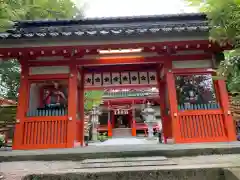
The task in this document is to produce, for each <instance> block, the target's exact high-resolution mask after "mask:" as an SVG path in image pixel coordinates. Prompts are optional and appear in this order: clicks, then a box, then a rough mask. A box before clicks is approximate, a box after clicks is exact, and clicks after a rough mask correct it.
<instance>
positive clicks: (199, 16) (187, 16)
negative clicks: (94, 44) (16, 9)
mask: <svg viewBox="0 0 240 180" xmlns="http://www.w3.org/2000/svg"><path fill="white" fill-rule="evenodd" d="M172 19H175V20H205V19H206V15H205V14H203V13H179V14H161V15H149V16H146V15H142V16H122V17H96V18H87V17H85V18H80V19H59V20H57V19H56V20H26V21H16V22H15V27H22V26H42V25H45V26H48V25H61V24H62V25H74V24H78V25H79V24H103V23H106V24H108V23H125V22H131V21H143V22H144V21H160V20H163V21H164V20H170V21H172ZM115 21H117V22H115Z"/></svg>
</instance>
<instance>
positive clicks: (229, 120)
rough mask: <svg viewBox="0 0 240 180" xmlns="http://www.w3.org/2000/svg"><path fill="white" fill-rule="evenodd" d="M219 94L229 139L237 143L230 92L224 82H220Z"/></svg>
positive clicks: (218, 82)
mask: <svg viewBox="0 0 240 180" xmlns="http://www.w3.org/2000/svg"><path fill="white" fill-rule="evenodd" d="M217 84H218V92H219V98H220V103H221V107H222V110H223V113H224V125H225V129H226V131H227V132H226V133H227V137H228V140H229V141H236V139H237V137H236V128H235V123H234V122H233V117H232V115H231V112H230V106H229V100H228V92H227V88H226V84H225V81H224V80H218V81H217Z"/></svg>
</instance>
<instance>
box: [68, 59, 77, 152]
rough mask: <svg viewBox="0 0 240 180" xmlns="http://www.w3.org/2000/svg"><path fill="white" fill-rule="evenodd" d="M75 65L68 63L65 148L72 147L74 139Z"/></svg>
mask: <svg viewBox="0 0 240 180" xmlns="http://www.w3.org/2000/svg"><path fill="white" fill-rule="evenodd" d="M77 75H78V73H77V66H76V64H75V63H73V64H71V65H70V74H69V81H68V128H67V148H72V147H74V141H75V139H76V127H75V126H76V115H77Z"/></svg>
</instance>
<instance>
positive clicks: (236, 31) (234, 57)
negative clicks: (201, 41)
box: [186, 0, 240, 92]
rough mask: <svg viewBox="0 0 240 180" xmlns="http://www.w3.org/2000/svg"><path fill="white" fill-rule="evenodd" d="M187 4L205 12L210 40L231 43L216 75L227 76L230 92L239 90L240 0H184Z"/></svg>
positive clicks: (221, 43)
mask: <svg viewBox="0 0 240 180" xmlns="http://www.w3.org/2000/svg"><path fill="white" fill-rule="evenodd" d="M186 1H187V2H189V5H191V6H195V7H198V8H199V10H200V11H202V12H204V13H206V15H207V17H208V19H209V25H210V28H211V30H210V37H209V39H210V41H213V42H217V43H219V44H220V45H221V46H222V45H226V44H227V43H228V44H231V45H232V46H233V50H231V51H227V52H225V60H224V61H222V62H221V63H220V66H219V69H218V75H220V76H224V77H226V78H227V86H228V89H229V90H230V91H231V92H240V60H239V59H240V57H239V56H240V47H239V46H240V43H239V42H240V41H239V40H240V0H205V1H203V0H186Z"/></svg>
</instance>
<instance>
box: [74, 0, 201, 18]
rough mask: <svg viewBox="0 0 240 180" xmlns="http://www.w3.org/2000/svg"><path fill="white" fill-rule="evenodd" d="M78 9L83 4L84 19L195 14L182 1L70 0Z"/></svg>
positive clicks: (191, 8)
mask: <svg viewBox="0 0 240 180" xmlns="http://www.w3.org/2000/svg"><path fill="white" fill-rule="evenodd" d="M72 1H74V2H75V3H76V5H77V6H78V7H80V6H81V5H82V4H84V3H85V5H86V8H85V12H84V14H85V17H90V18H91V17H116V16H140V15H159V14H178V13H184V12H185V13H192V12H197V10H196V9H195V8H193V7H189V6H187V5H186V4H185V3H184V0H72Z"/></svg>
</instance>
